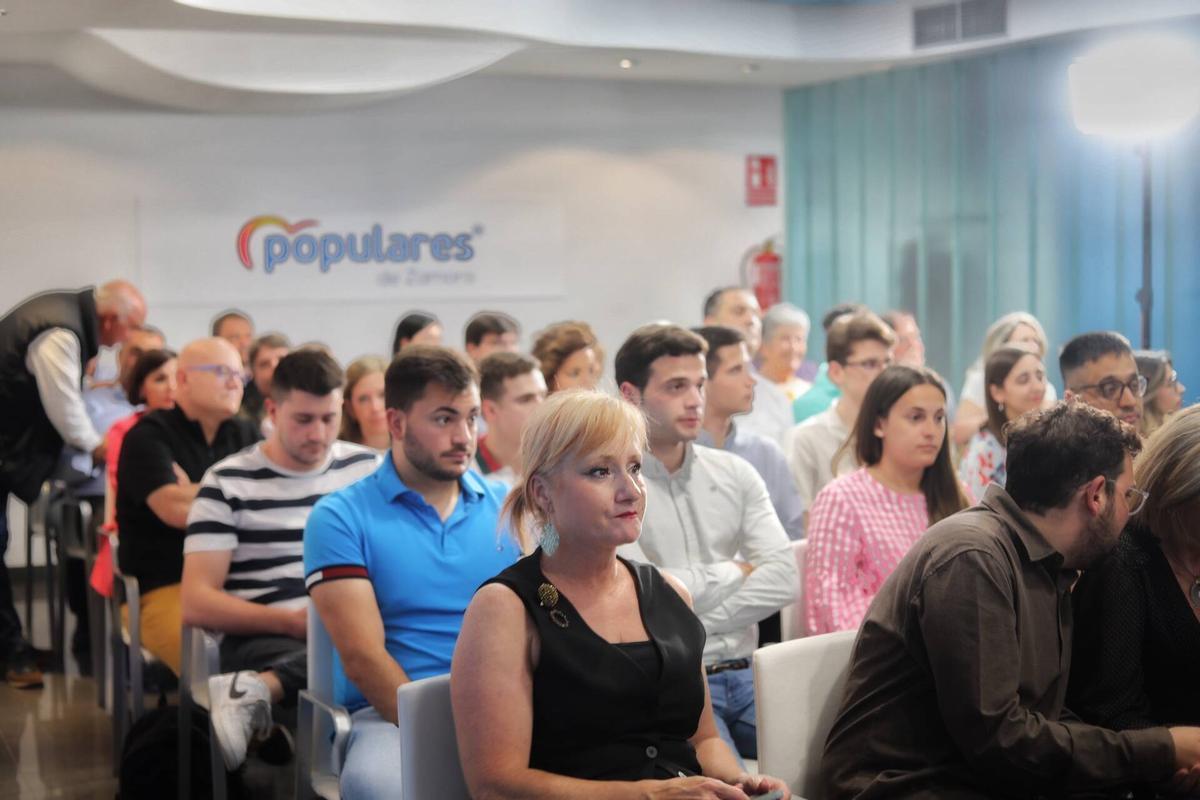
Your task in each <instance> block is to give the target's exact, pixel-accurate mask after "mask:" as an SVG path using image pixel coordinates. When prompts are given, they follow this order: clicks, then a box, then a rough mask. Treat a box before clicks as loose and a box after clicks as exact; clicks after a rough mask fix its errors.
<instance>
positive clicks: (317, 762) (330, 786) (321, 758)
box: [296, 603, 350, 800]
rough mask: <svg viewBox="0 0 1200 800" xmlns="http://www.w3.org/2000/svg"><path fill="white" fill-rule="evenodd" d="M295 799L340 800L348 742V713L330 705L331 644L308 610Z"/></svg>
mask: <svg viewBox="0 0 1200 800" xmlns="http://www.w3.org/2000/svg"><path fill="white" fill-rule="evenodd" d="M297 716H298V719H297V734H296V796H297V797H298V798H299V800H314V799H315V798H318V797H319V798H324V800H339V798H340V797H341V792H340V791H339V789H338V777H339V775H340V774H341V771H342V762H343V759H344V758H345V755H346V743H347V741H348V740H349V738H350V713H349V712H348V711H346V709H345V708H343V707H342V706H339V705H337V704H336V703H334V701H333V642H332V640H330V638H329V632H328V631H327V630H325V626H324V625H323V624H322V623H321V617H320V615H318V614H317V610H316V609H315V608H314V607H313V606H312V604H311V603H310V604H309V606H308V688H307V689H304V690H301V692H300V696H299V700H298V702H297Z"/></svg>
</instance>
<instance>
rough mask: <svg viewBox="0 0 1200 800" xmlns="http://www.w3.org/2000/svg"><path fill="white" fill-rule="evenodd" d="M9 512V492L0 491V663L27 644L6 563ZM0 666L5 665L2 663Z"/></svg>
mask: <svg viewBox="0 0 1200 800" xmlns="http://www.w3.org/2000/svg"><path fill="white" fill-rule="evenodd" d="M7 511H8V492H7V491H4V490H0V662H5V661H7V660H8V657H9V655H11V654H12V653H14V652H16V651H17V650H19V649H20V648H22V647H23V646H24V643H25V637H23V636H22V635H21V618H20V617H19V616H17V607H16V606H15V605H13V593H12V581H11V579H10V578H9V575H8V567H7V566H6V565H5V563H4V553H5V552H6V551H7V550H8V539H9V535H8V513H7ZM0 666H3V664H2V663H0Z"/></svg>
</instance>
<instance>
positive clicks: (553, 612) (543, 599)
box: [537, 583, 571, 628]
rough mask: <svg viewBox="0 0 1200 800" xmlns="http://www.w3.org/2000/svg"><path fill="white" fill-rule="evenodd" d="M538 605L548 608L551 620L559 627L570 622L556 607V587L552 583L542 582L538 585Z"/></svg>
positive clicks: (563, 626) (565, 625)
mask: <svg viewBox="0 0 1200 800" xmlns="http://www.w3.org/2000/svg"><path fill="white" fill-rule="evenodd" d="M537 594H538V605H540V606H541V607H542V608H546V609H549V610H550V619H551V621H552V622H553V623H554V624H555V625H557V626H558V627H560V628H565V627H567V626H568V625H570V624H571V621H570V620H568V619H567V615H566V614H564V613H563V612H562V609H560V608H558V589H557V588H556V587H555V586H554V584H553V583H543V584H542V585H541V586H539V587H538V590H537Z"/></svg>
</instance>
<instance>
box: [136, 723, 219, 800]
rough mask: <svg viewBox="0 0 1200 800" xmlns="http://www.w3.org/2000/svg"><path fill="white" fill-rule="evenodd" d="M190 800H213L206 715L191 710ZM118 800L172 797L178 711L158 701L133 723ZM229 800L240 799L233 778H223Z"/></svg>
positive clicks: (176, 777)
mask: <svg viewBox="0 0 1200 800" xmlns="http://www.w3.org/2000/svg"><path fill="white" fill-rule="evenodd" d="M191 743H192V773H191V778H192V797H193V798H195V800H205V798H211V797H212V767H211V766H210V762H209V753H208V748H209V731H208V713H207V712H206V711H205V710H204V709H202V708H193V709H192V737H191ZM119 781H120V789H119V794H118V797H119V798H120V800H162V798H164V797H168V798H169V797H174V796H175V794H176V790H177V787H178V785H179V708H178V707H177V706H168V705H166V704H165V701H160V702H159V705H158V708H156V709H154V710H152V711H148V712H146V714H145V715H144V716H142V718H141V719H139V720H138V721H137V722H135V723H133V727H131V728H130V729H129V733H128V735H126V737H125V742H124V745H123V746H122V747H121V770H120V777H119ZM226 781H227V786H228V793H227V796H228V797H230V798H236V797H239V796H240V794H241V792H240V791H239V782H238V780H237V778H236V776H235V775H227V776H226Z"/></svg>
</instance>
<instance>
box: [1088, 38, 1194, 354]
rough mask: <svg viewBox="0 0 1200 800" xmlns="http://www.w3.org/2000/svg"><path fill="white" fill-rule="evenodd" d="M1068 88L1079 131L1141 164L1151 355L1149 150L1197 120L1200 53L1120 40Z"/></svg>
mask: <svg viewBox="0 0 1200 800" xmlns="http://www.w3.org/2000/svg"><path fill="white" fill-rule="evenodd" d="M1067 83H1068V85H1069V87H1070V94H1071V115H1072V117H1073V118H1074V120H1075V127H1077V128H1078V129H1079V130H1080V131H1081V132H1082V133H1085V134H1088V135H1093V136H1103V137H1106V138H1110V139H1114V140H1117V141H1121V142H1128V143H1131V144H1134V145H1136V150H1137V153H1138V156H1139V157H1140V159H1141V162H1142V287H1141V289H1139V290H1138V292H1137V295H1136V299H1137V302H1138V306H1139V307H1140V308H1141V316H1142V320H1141V322H1142V325H1141V327H1142V330H1141V346H1142V347H1143V348H1147V349H1148V348H1149V347H1150V338H1151V336H1150V334H1151V325H1150V321H1151V314H1152V312H1153V310H1154V290H1153V276H1154V273H1153V263H1154V261H1153V258H1152V251H1151V248H1152V243H1153V219H1154V216H1153V204H1152V200H1153V191H1152V184H1151V169H1150V156H1151V148H1152V147H1153V145H1154V142H1156V141H1158V140H1161V139H1163V138H1165V137H1167V136H1170V135H1171V134H1173V133H1175V132H1176V131H1178V130H1179V129H1180V128H1182V127H1183V126H1185V125H1187V124H1188V123H1189V122H1191V121H1192V119H1194V118H1195V117H1196V114H1197V112H1200V47H1197V45H1196V43H1195V42H1191V41H1188V40H1187V39H1182V38H1178V37H1174V36H1167V35H1162V34H1142V35H1137V36H1130V37H1128V38H1123V39H1115V40H1113V41H1111V42H1107V43H1105V44H1102V45H1100V46H1099V47H1097V48H1096V49H1094V50H1092V51H1091V52H1089V53H1087V54H1085V55H1083V56H1081V57H1080V58H1078V59H1077V60H1076V61H1075V62H1074V63H1073V64H1071V66H1070V67H1068V69H1067Z"/></svg>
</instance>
